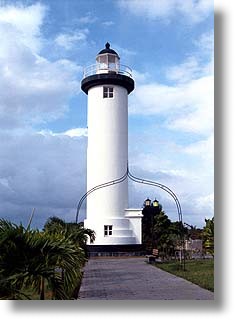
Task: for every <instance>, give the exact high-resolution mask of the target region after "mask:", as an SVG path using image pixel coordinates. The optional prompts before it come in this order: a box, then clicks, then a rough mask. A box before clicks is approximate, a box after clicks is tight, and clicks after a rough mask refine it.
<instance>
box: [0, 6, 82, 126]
mask: <svg viewBox="0 0 240 322" xmlns="http://www.w3.org/2000/svg"><path fill="white" fill-rule="evenodd" d="M9 8H10V7H7V8H5V9H4V8H1V9H0V17H1V19H0V38H1V51H0V71H1V72H0V86H1V96H0V124H1V128H13V127H23V126H26V125H27V124H33V123H39V122H45V121H46V120H54V119H57V118H58V117H60V116H61V115H63V113H65V112H66V110H67V108H68V100H69V98H70V96H71V95H73V94H74V93H77V92H78V91H79V83H78V79H77V77H78V73H79V70H80V69H79V67H78V66H77V65H75V64H74V63H72V62H70V61H68V60H66V59H65V60H57V61H53V62H50V61H49V60H47V59H46V58H44V57H42V56H40V55H39V54H37V53H36V52H35V49H36V47H41V45H42V43H43V41H44V40H43V39H42V38H41V34H40V26H41V23H42V20H43V18H44V12H45V11H46V10H44V9H43V8H44V7H42V6H41V5H35V6H30V7H26V8H24V7H20V8H19V7H15V8H13V7H11V8H10V9H11V10H10V9H9ZM15 15H16V17H17V18H16V19H15V20H14V19H13V22H11V19H10V18H11V17H12V16H13V17H15ZM31 15H32V16H33V17H31ZM28 17H30V18H31V19H30V18H29V21H30V22H29V23H27V22H28V21H25V20H27V19H28ZM34 17H38V19H36V21H35V20H34V19H32V18H34ZM6 21H7V22H6ZM22 21H25V23H23V24H22V25H21V22H22ZM29 25H30V26H29ZM28 29H29V30H28ZM26 34H27V35H28V37H27V38H26V37H25V35H26ZM33 44H34V46H33Z"/></svg>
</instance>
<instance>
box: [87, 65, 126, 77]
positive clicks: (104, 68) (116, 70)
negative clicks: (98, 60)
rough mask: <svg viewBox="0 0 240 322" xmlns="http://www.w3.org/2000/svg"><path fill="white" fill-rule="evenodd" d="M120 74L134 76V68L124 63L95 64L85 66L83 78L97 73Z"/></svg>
mask: <svg viewBox="0 0 240 322" xmlns="http://www.w3.org/2000/svg"><path fill="white" fill-rule="evenodd" d="M112 73H113V74H119V75H125V76H127V77H130V78H132V70H131V68H129V67H128V66H126V65H122V64H115V63H112V64H111V63H110V64H94V65H91V66H88V67H86V68H84V70H83V78H85V77H88V76H92V75H96V74H112Z"/></svg>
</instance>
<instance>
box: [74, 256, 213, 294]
mask: <svg viewBox="0 0 240 322" xmlns="http://www.w3.org/2000/svg"><path fill="white" fill-rule="evenodd" d="M79 299H80V300H213V299H214V296H213V293H212V292H210V291H207V290H204V289H202V288H201V287H199V286H197V285H195V284H192V283H191V282H188V281H186V280H184V279H182V278H179V277H176V276H174V275H172V274H169V273H167V272H164V271H163V270H161V269H159V268H156V267H154V266H152V265H150V264H147V263H146V262H145V258H124V259H123V258H114V259H112V258H111V259H109V258H107V259H106V258H100V259H90V260H89V261H88V263H87V264H86V266H85V268H84V275H83V280H82V285H81V288H80V291H79Z"/></svg>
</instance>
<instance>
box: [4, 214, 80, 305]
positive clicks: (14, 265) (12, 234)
mask: <svg viewBox="0 0 240 322" xmlns="http://www.w3.org/2000/svg"><path fill="white" fill-rule="evenodd" d="M84 262H85V256H84V251H83V249H82V248H81V247H80V246H79V245H77V244H75V243H74V242H73V241H72V240H71V239H70V238H66V236H64V235H61V234H58V233H51V234H49V233H47V232H40V231H38V230H30V228H29V227H28V229H25V228H24V227H23V226H22V225H21V224H20V225H16V224H13V223H11V222H8V221H6V220H3V219H2V220H0V298H2V299H23V298H29V296H28V292H27V291H26V290H27V289H28V288H31V289H33V290H35V291H36V292H38V293H39V294H40V299H44V298H45V290H46V283H47V285H48V287H49V288H50V289H51V291H52V298H53V299H68V298H69V291H70V290H71V289H72V288H73V287H74V286H75V285H76V280H78V279H79V278H80V274H81V271H80V268H81V267H82V266H83V264H84ZM61 270H64V272H65V274H64V279H63V278H62V275H61Z"/></svg>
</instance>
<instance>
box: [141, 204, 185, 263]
mask: <svg viewBox="0 0 240 322" xmlns="http://www.w3.org/2000/svg"><path fill="white" fill-rule="evenodd" d="M147 200H148V201H150V200H149V199H147ZM153 204H154V202H153V203H152V204H151V205H148V206H146V205H145V206H144V208H143V211H142V214H143V219H142V234H143V244H144V245H145V248H146V250H148V251H149V252H152V249H153V248H158V249H159V251H160V254H161V256H162V257H166V256H173V255H174V253H175V249H176V248H177V247H179V246H181V244H182V239H183V234H186V232H187V229H186V228H184V226H183V224H182V223H181V222H171V220H170V219H169V218H168V216H167V215H166V214H165V212H164V211H163V209H162V205H161V204H158V206H153Z"/></svg>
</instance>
